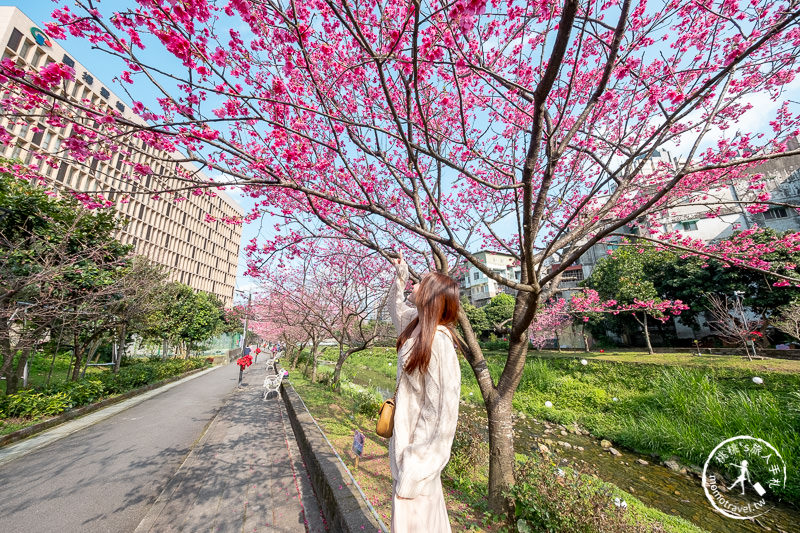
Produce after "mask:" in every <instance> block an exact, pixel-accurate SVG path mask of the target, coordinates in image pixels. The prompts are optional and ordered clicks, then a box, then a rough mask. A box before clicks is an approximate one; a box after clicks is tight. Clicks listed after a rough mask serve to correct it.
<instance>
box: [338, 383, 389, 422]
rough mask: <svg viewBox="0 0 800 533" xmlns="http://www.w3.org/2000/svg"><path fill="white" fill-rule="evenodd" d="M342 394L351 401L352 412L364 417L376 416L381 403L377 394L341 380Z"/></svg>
mask: <svg viewBox="0 0 800 533" xmlns="http://www.w3.org/2000/svg"><path fill="white" fill-rule="evenodd" d="M341 391H342V394H343V395H345V396H347V397H348V398H350V399H351V400H352V401H353V411H354V412H356V413H359V414H362V415H364V416H369V417H374V416H377V415H378V409H380V407H381V402H382V401H383V400H382V398H381V396H380V395H379V394H378V393H377V392H372V391H369V390H367V389H365V388H363V387H360V386H358V385H356V384H354V383H350V382H349V381H343V380H342V388H341Z"/></svg>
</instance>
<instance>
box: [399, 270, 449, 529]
mask: <svg viewBox="0 0 800 533" xmlns="http://www.w3.org/2000/svg"><path fill="white" fill-rule="evenodd" d="M393 263H394V266H395V268H396V269H397V278H396V280H395V282H394V283H393V284H392V287H391V288H390V290H389V300H388V301H389V312H390V314H391V316H392V322H394V326H395V328H396V330H397V331H398V332H400V335H399V337H398V339H397V380H398V385H397V395H396V397H395V414H394V433H393V435H392V437H391V439H390V440H389V458H390V465H391V471H392V479H393V484H392V487H393V497H392V532H393V533H415V532H419V533H422V532H425V533H449V532H450V531H451V529H450V520H449V518H448V516H447V508H446V507H445V502H444V493H443V492H442V481H441V478H440V476H441V473H442V470H443V469H444V467H445V465H446V464H447V461H448V460H449V459H450V449H451V447H452V445H453V436H454V435H455V432H456V423H457V421H458V402H459V398H460V396H461V369H460V367H459V364H458V356H457V355H456V350H455V346H454V340H455V338H456V336H455V331H454V330H453V324H454V323H455V320H456V317H457V316H458V306H459V298H458V296H459V295H458V284H457V283H456V282H455V281H454V280H453V279H451V278H450V277H448V276H445V275H444V274H439V273H438V272H431V273H428V274H426V275H425V276H424V277H423V278H422V281H421V282H420V283H419V285H417V286H415V287H414V290H413V291H412V292H411V295H410V296H409V297H408V301H409V302H410V303H411V304H414V305H415V306H416V309H415V308H413V307H410V306H408V305H406V303H405V302H404V301H403V290H404V288H405V285H406V282H407V281H408V265H406V263H405V262H404V261H403V258H402V256H400V257H399V258H398V259H397V260H396V262H393Z"/></svg>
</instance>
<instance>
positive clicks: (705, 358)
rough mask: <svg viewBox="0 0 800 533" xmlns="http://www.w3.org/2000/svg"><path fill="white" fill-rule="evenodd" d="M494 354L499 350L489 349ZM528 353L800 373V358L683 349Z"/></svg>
mask: <svg viewBox="0 0 800 533" xmlns="http://www.w3.org/2000/svg"><path fill="white" fill-rule="evenodd" d="M489 353H491V354H494V355H498V354H499V352H489ZM528 356H529V357H539V358H545V359H546V358H575V357H578V358H585V359H596V360H602V361H613V362H617V363H634V364H653V365H668V366H691V367H701V368H727V369H734V368H738V369H740V370H748V371H759V372H785V373H790V374H792V373H794V374H796V373H800V359H755V360H753V361H748V360H747V358H746V357H741V356H736V355H706V354H704V355H700V356H697V355H692V354H687V353H655V354H652V355H649V354H647V353H644V352H640V351H617V350H614V351H607V352H602V353H601V352H590V353H584V352H550V351H542V352H534V351H530V352H528Z"/></svg>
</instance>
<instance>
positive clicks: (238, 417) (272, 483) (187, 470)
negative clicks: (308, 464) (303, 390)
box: [136, 363, 325, 533]
mask: <svg viewBox="0 0 800 533" xmlns="http://www.w3.org/2000/svg"><path fill="white" fill-rule="evenodd" d="M266 372H267V369H266V365H264V364H263V363H258V364H255V365H253V366H252V367H250V369H248V371H247V372H246V373H245V379H244V383H243V386H242V387H241V388H239V389H238V390H236V391H235V392H234V394H233V395H232V396H231V397H230V399H229V401H228V402H227V403H226V405H224V406H223V407H222V409H221V410H220V412H219V414H218V415H217V416H216V418H215V419H214V420H213V422H212V423H211V424H210V426H209V428H208V430H207V431H206V432H205V434H204V435H203V436H202V438H201V439H200V441H199V442H198V443H197V445H196V446H195V447H194V449H193V450H192V452H191V453H190V454H189V456H188V457H187V459H186V461H185V462H184V463H183V465H181V467H180V469H179V470H178V472H177V474H176V475H175V477H174V478H173V479H172V480H171V481H170V482H169V483H168V484H167V486H166V488H165V489H164V491H163V492H162V494H161V496H159V498H158V499H157V501H156V502H155V504H154V505H153V506H152V508H151V509H150V512H149V513H148V514H147V516H146V517H145V518H144V520H142V522H141V523H140V524H139V527H138V528H137V529H136V532H137V533H140V532H142V533H143V532H171V531H186V532H194V531H225V532H227V531H242V532H250V531H254V532H255V531H269V532H305V531H310V532H314V533H316V532H318V531H324V530H325V528H324V525H323V521H322V518H321V514H320V511H319V507H318V505H317V502H316V499H315V497H314V494H313V491H312V489H311V483H310V481H309V478H308V474H307V472H306V469H305V466H304V464H303V461H302V458H301V457H300V451H299V450H298V448H297V443H296V441H295V438H294V434H293V432H292V428H291V425H290V423H289V420H288V418H287V415H286V411H285V408H284V405H283V401H282V400H281V398H280V396H278V397H274V398H270V399H267V400H262V397H263V393H264V389H263V388H262V383H263V381H264V377H265V376H266ZM270 372H272V371H271V370H270Z"/></svg>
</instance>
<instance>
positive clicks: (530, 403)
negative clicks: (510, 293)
mask: <svg viewBox="0 0 800 533" xmlns="http://www.w3.org/2000/svg"><path fill="white" fill-rule="evenodd" d="M582 358H585V359H586V360H587V364H586V365H583V364H581V361H580V360H581V359H582ZM664 359H667V361H664ZM731 359H733V360H731ZM489 360H490V365H489V367H490V371H491V373H492V375H493V376H494V377H495V378H496V377H497V376H499V374H500V372H501V369H502V360H503V356H502V355H501V354H499V353H495V354H490V356H489ZM792 370H794V371H795V373H790V372H791V371H792ZM798 371H800V361H778V360H774V361H764V360H762V361H754V362H752V364H751V363H750V362H749V361H747V360H742V359H741V358H729V357H723V356H701V357H697V356H691V355H679V354H656V355H655V356H647V355H645V354H639V355H638V356H637V355H635V354H618V355H616V354H607V355H602V356H600V357H585V356H584V355H583V354H575V356H572V357H564V356H563V354H562V355H561V356H559V355H558V354H542V356H541V357H536V356H534V357H531V358H530V359H529V360H528V362H527V364H526V366H525V371H524V374H523V377H522V381H521V383H520V387H519V389H518V392H517V394H516V395H515V397H514V407H515V409H516V410H518V411H521V412H524V413H525V414H527V415H530V416H533V417H536V418H540V419H546V420H550V421H554V422H559V423H562V424H568V423H571V422H577V423H578V424H579V425H581V426H583V427H584V428H586V429H588V430H589V431H590V432H591V433H592V434H593V435H595V436H597V437H603V438H607V439H609V440H611V441H613V442H615V443H617V444H619V445H621V446H624V447H627V448H630V449H633V450H637V451H640V452H643V453H657V454H659V455H661V456H662V457H663V458H665V459H666V458H669V457H671V456H675V457H677V458H678V459H679V461H680V462H682V463H684V464H687V465H693V466H695V467H699V466H702V465H703V463H704V462H705V460H706V458H707V457H708V454H709V453H710V452H711V450H712V449H713V448H714V447H715V446H716V445H717V444H719V443H720V442H722V441H723V440H725V439H727V438H730V437H734V436H737V435H750V436H753V437H757V438H761V439H764V440H766V441H767V442H769V443H770V444H772V445H773V446H774V447H775V448H776V449H778V450H779V452H780V453H781V455H782V456H783V459H784V461H785V462H786V467H787V471H788V472H797V468H798V467H800V392H798V391H800V373H798ZM462 375H463V372H462ZM755 376H757V377H760V378H761V379H762V380H763V383H762V384H757V383H754V382H753V379H752V378H753V377H755ZM464 390H465V391H468V392H467V395H469V392H474V394H473V398H474V397H475V396H476V395H477V393H478V392H477V391H478V388H477V383H476V382H475V378H474V377H473V376H470V375H466V376H464ZM546 401H550V402H552V404H553V406H552V407H550V408H548V407H545V402H546ZM730 474H733V472H730ZM755 474H756V475H759V474H763V475H766V473H763V472H755ZM779 495H780V496H781V497H782V498H783V499H784V500H787V501H790V502H793V503H795V504H797V503H798V502H800V480H798V479H797V477H796V476H789V479H787V483H786V488H785V489H784V490H781V491H780V492H779Z"/></svg>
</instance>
